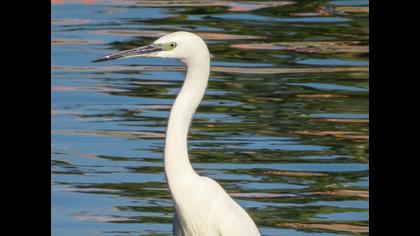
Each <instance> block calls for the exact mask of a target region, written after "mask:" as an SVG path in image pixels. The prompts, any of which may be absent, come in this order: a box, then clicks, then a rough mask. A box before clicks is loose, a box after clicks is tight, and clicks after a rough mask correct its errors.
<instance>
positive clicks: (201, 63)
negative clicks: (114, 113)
mask: <svg viewBox="0 0 420 236" xmlns="http://www.w3.org/2000/svg"><path fill="white" fill-rule="evenodd" d="M192 59H193V60H188V61H186V62H185V63H186V64H187V67H188V69H187V76H186V78H185V81H184V84H183V86H182V89H181V91H180V92H179V94H178V96H177V98H176V100H175V102H174V104H173V106H172V109H171V114H170V117H169V122H168V127H167V130H166V138H165V160H164V162H165V172H166V177H167V180H168V184H169V188H170V190H171V192H172V193H173V192H174V191H175V190H176V186H180V185H184V184H188V182H190V181H193V180H194V178H196V177H198V175H197V173H196V172H195V171H194V170H193V168H192V166H191V163H190V161H189V158H188V148H187V136H188V129H189V126H190V122H191V119H192V117H193V115H194V112H195V110H196V109H197V107H198V105H199V104H200V102H201V99H202V98H203V96H204V92H205V90H206V87H207V81H208V78H209V73H210V57H209V54H208V51H207V50H206V53H202V54H201V55H200V53H199V54H196V55H195V56H194V58H192ZM172 195H173V196H174V194H172ZM174 197H175V196H174Z"/></svg>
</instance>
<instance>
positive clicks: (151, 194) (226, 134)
mask: <svg viewBox="0 0 420 236" xmlns="http://www.w3.org/2000/svg"><path fill="white" fill-rule="evenodd" d="M51 15H52V19H51V34H52V38H51V46H52V55H51V60H52V65H51V70H52V71H51V78H52V81H51V83H52V87H51V94H52V101H51V107H52V110H51V119H52V125H51V133H52V143H51V166H52V173H51V174H52V177H51V178H52V183H51V188H52V190H51V194H52V202H51V205H52V212H51V213H52V226H51V227H52V229H51V230H52V235H54V236H67V235H69V236H70V235H101V236H102V235H104V236H105V235H115V236H117V235H121V236H122V235H130V236H131V235H136V236H138V235H172V232H171V229H172V217H173V212H174V209H173V205H172V201H171V197H170V194H169V191H168V186H167V184H166V180H165V174H164V171H163V145H164V136H165V133H164V132H165V129H166V124H167V118H168V116H169V110H170V107H171V105H172V103H173V100H174V98H175V97H176V95H177V93H178V91H179V89H180V87H181V85H182V82H183V79H184V76H185V73H184V71H185V67H184V65H183V64H182V63H180V62H178V61H176V60H170V59H159V58H153V59H151V58H131V59H127V60H121V61H110V62H106V63H91V60H92V59H94V58H96V57H98V56H102V55H104V54H108V53H111V52H115V51H119V50H124V49H130V48H132V47H136V46H141V45H145V44H148V43H151V42H153V41H154V40H156V39H157V38H158V37H160V36H162V35H164V34H166V33H169V32H174V31H179V30H184V31H190V32H194V33H197V34H199V35H200V36H201V37H203V38H204V39H205V41H206V43H207V44H208V47H209V50H210V53H211V55H212V62H211V66H212V70H211V74H210V79H209V84H208V90H207V91H206V94H205V97H204V99H203V101H202V103H201V106H200V107H199V108H198V110H197V113H196V115H195V117H194V120H193V122H192V125H191V128H190V137H189V153H190V160H191V162H192V163H193V167H194V168H195V170H196V171H197V172H198V173H199V174H200V175H204V176H208V177H211V178H213V179H215V180H216V181H218V182H219V183H220V184H221V185H222V186H223V187H224V189H225V190H226V191H227V192H228V193H229V194H230V195H231V196H232V197H233V198H234V199H235V200H236V201H237V202H238V203H239V204H240V205H241V206H243V207H244V208H245V209H246V211H247V212H248V213H249V214H250V215H251V217H252V218H253V219H254V221H255V223H256V224H257V226H258V227H259V230H260V232H261V234H262V235H267V236H268V235H270V236H271V235H273V236H274V235H287V236H289V235H290V236H306V235H325V236H327V235H328V236H333V235H368V234H369V232H368V231H369V230H368V225H369V127H368V125H369V106H368V101H369V74H368V72H369V59H368V58H369V44H368V40H369V19H368V17H369V1H270V2H265V1H249V2H245V1H235V2H228V1H128V0H117V1H105V0H103V1H94V0H91V1H77V0H73V1H65V0H53V1H52V5H51Z"/></svg>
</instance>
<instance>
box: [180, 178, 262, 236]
mask: <svg viewBox="0 0 420 236" xmlns="http://www.w3.org/2000/svg"><path fill="white" fill-rule="evenodd" d="M190 184H191V185H190ZM190 184H188V185H190V186H194V187H192V188H189V187H188V185H186V186H184V187H185V189H180V191H188V194H187V192H184V193H185V194H181V195H182V196H187V197H184V198H183V199H176V197H175V198H174V200H175V206H176V217H175V219H174V235H182V236H203V235H206V236H220V235H222V236H232V235H241V236H258V235H260V234H259V232H258V229H257V227H256V225H255V223H254V222H253V220H252V219H251V217H250V216H249V215H248V213H246V211H245V210H244V209H243V208H242V207H241V206H239V205H238V204H237V203H236V202H235V201H234V200H233V199H232V198H231V197H230V196H229V195H228V194H227V193H226V192H225V191H224V189H223V188H222V187H221V186H220V185H219V184H218V183H217V182H216V181H214V180H212V179H210V178H207V177H199V178H198V179H197V180H196V181H194V182H193V183H190Z"/></svg>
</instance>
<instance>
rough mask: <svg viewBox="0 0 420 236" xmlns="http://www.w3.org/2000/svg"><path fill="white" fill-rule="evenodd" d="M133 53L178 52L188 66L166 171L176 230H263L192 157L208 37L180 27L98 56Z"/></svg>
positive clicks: (204, 235)
mask: <svg viewBox="0 0 420 236" xmlns="http://www.w3.org/2000/svg"><path fill="white" fill-rule="evenodd" d="M128 57H161V58H176V59H179V60H181V61H182V62H183V63H184V64H185V65H186V66H187V75H186V78H185V81H184V84H183V86H182V89H181V91H180V92H179V94H178V96H177V98H176V99H175V102H174V104H173V106H172V109H171V114H170V117H169V121H168V126H167V130H166V137H165V154H164V163H165V172H166V177H167V181H168V185H169V189H170V192H171V195H172V199H173V201H174V205H175V217H174V221H173V233H174V235H176V236H180V235H182V236H220V235H223V236H251V235H252V236H256V235H260V233H259V232H258V229H257V227H256V225H255V223H254V221H253V220H252V219H251V217H250V216H249V215H248V214H247V212H246V211H245V210H244V209H243V208H242V207H241V206H239V204H237V203H236V202H235V201H234V200H233V199H232V198H231V197H230V196H229V195H228V194H227V193H226V191H225V190H224V189H223V188H222V187H221V186H220V185H219V184H218V183H217V182H216V181H214V180H212V179H210V178H208V177H203V176H199V175H198V174H197V173H196V172H195V171H194V169H193V168H192V166H191V163H190V161H189V158H188V151H187V134H188V129H189V126H190V122H191V119H192V117H193V115H194V112H195V110H196V109H197V107H198V105H199V103H200V101H201V99H202V98H203V96H204V92H205V90H206V87H207V81H208V78H209V73H210V54H209V50H208V49H207V45H206V43H205V42H204V40H202V39H201V38H200V37H199V36H197V35H195V34H193V33H189V32H175V33H170V34H167V35H165V36H163V37H161V38H159V39H158V40H156V41H155V42H153V43H152V44H150V45H148V46H144V47H138V48H134V49H131V50H126V51H122V52H117V53H113V54H109V55H106V56H103V57H100V58H97V59H96V60H94V61H93V62H99V61H107V60H113V59H120V58H128Z"/></svg>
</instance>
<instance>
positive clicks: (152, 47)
mask: <svg viewBox="0 0 420 236" xmlns="http://www.w3.org/2000/svg"><path fill="white" fill-rule="evenodd" d="M158 51H162V48H161V47H159V45H157V44H153V43H152V44H149V45H147V46H143V47H138V48H133V49H130V50H126V51H121V52H116V53H111V54H108V55H105V56H102V57H98V58H96V59H95V60H93V61H92V62H101V61H110V60H115V59H119V58H126V57H136V56H145V55H147V54H150V53H152V52H158Z"/></svg>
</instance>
